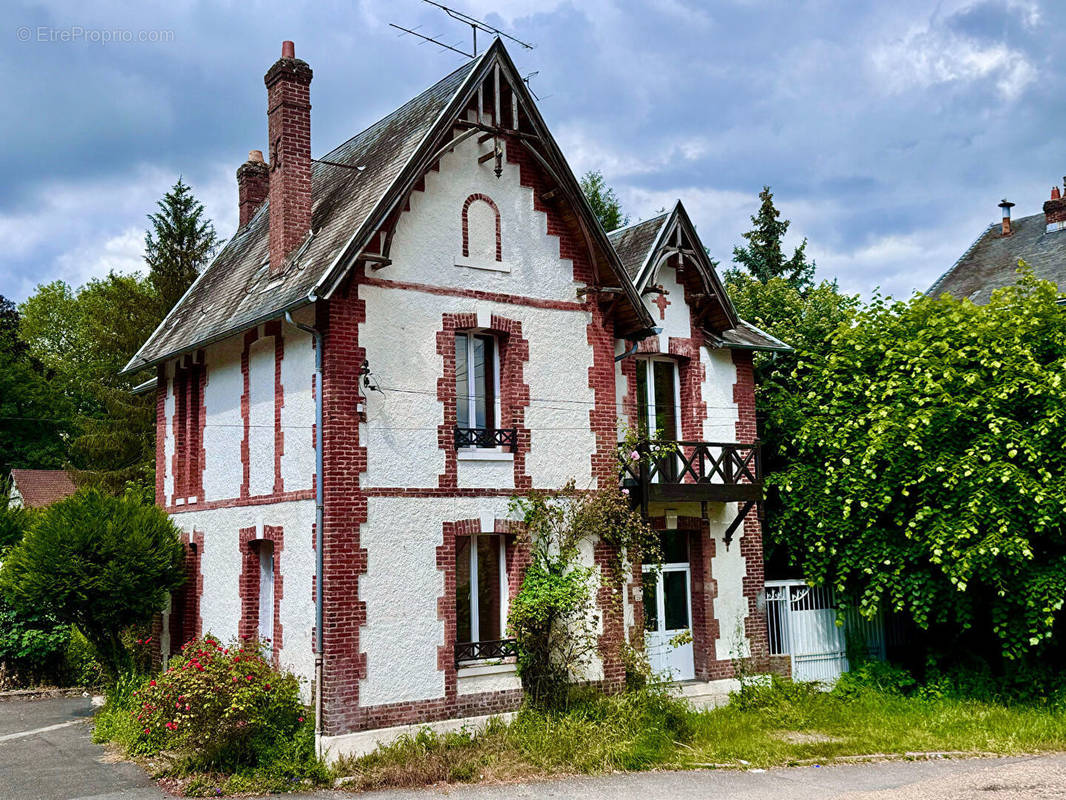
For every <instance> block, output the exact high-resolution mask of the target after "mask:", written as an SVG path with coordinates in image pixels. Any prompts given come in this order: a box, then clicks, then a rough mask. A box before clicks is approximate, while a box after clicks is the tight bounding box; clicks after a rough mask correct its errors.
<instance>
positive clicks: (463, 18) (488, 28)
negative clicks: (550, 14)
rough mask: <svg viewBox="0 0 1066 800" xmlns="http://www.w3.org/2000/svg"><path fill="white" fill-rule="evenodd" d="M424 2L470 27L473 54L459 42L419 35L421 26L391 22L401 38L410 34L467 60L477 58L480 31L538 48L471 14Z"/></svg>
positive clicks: (428, 1) (429, 1)
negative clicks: (452, 42)
mask: <svg viewBox="0 0 1066 800" xmlns="http://www.w3.org/2000/svg"><path fill="white" fill-rule="evenodd" d="M422 2H423V3H428V4H429V5H431V6H434V7H436V8H439V9H440V10H441V11H443V12H444V13H445V14H447V15H448V16H449V17H451V18H452V19H454V20H455V21H456V22H461V23H463V24H464V25H469V26H470V34H471V36H472V38H473V47H472V52H469V53H468V52H467V51H465V50H460V49H459V47H458V45H459V42H456V43H455V44H448V43H447V42H442V41H441V40H440V39H439V38H437V37H435V36H426V35H425V34H424V33H419V32H418V28H421V27H422V26H421V25H419V26H418V27H416V28H405V27H404V26H403V25H397V24H396V23H394V22H390V23H389V26H390V27H392V28H396V30H398V31H402V33H401V34H400V35H401V36H402V35H403V34H404V33H409V34H411V35H412V36H417V37H418V38H419V39H423V40H425V41H427V42H432V43H433V44H435V45H438V46H439V47H441V48H443V49H445V50H451V51H452V52H453V53H458V54H459V55H461V56H466V57H467V58H477V32H478V31H481V32H482V33H487V34H489V35H491V36H502V37H503V38H504V39H509V40H510V41H512V42H514V43H515V44H517V45H520V46H522V47H524V48H526V49H527V50H532V49H533V48H534V47H535V46H536V45H532V44H529V43H528V42H523V41H522V40H521V39H516V38H515V37H514V36H511V34H509V33H504V32H503V31H501V30H500V29H499V28H496V27H493V26H492V25H489V24H488V23H487V22H482V21H481V20H479V19H475V18H474V17H471V16H470V15H469V14H464V13H463V12H462V11H456V10H455V9H454V8H449V7H448V6H446V5H443V4H441V3H437V2H435V1H434V0H422Z"/></svg>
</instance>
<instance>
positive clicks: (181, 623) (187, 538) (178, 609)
mask: <svg viewBox="0 0 1066 800" xmlns="http://www.w3.org/2000/svg"><path fill="white" fill-rule="evenodd" d="M181 540H182V544H183V545H184V546H185V583H184V584H182V586H181V588H179V589H178V590H177V591H176V592H174V593H173V594H172V595H171V597H170V655H175V654H176V653H180V652H181V648H182V645H184V644H185V643H186V642H188V641H189V640H190V639H195V638H197V637H198V636H200V635H201V634H202V633H203V631H202V626H203V623H202V621H201V619H200V598H201V597H202V596H203V593H204V574H203V570H202V569H201V563H202V562H203V556H204V534H203V532H202V531H195V530H194V531H193V532H192V533H191V534H190V533H183V534H182V535H181Z"/></svg>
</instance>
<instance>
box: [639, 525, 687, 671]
mask: <svg viewBox="0 0 1066 800" xmlns="http://www.w3.org/2000/svg"><path fill="white" fill-rule="evenodd" d="M660 540H661V542H662V549H663V565H662V569H661V570H660V571H658V572H655V571H654V570H653V569H651V568H650V567H645V568H644V584H643V598H644V646H645V647H646V648H647V653H648V661H649V662H650V663H651V668H652V669H653V670H654V671H655V672H656V673H657V674H660V675H668V676H669V680H672V681H686V680H692V679H693V678H694V677H695V676H696V669H695V662H694V659H693V649H692V636H691V633H692V603H691V597H692V574H691V573H692V570H691V567H690V565H689V557H688V536H687V535H686V534H685V532H684V531H663V532H662V533H661V534H660ZM686 633H687V634H689V635H688V636H685V634H686Z"/></svg>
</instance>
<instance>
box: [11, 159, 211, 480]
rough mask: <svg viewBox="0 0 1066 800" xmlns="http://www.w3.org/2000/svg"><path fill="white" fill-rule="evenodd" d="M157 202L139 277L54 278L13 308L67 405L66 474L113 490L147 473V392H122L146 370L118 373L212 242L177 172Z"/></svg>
mask: <svg viewBox="0 0 1066 800" xmlns="http://www.w3.org/2000/svg"><path fill="white" fill-rule="evenodd" d="M157 206H158V211H157V212H156V213H154V214H151V215H149V220H150V222H151V229H150V230H149V231H148V233H147V234H146V235H145V263H146V264H147V265H148V267H149V270H150V271H149V274H148V276H147V277H143V276H141V275H139V274H129V275H127V274H121V273H116V272H111V273H109V274H108V275H107V276H106V277H103V278H94V279H93V280H90V281H89V282H87V283H86V284H85V285H84V286H81V287H79V288H78V289H77V290H74V289H72V288H71V287H70V286H68V285H67V284H66V283H64V282H63V281H55V282H53V283H49V284H44V285H42V286H39V287H37V292H36V293H35V294H34V295H33V296H32V297H30V298H29V299H28V300H26V302H24V303H23V304H22V306H21V321H20V323H19V333H20V337H21V339H22V340H23V341H24V342H25V343H26V344H27V346H28V348H29V351H30V354H31V355H32V356H33V357H34V358H35V359H37V360H38V361H39V362H40V363H41V364H42V365H43V366H44V367H45V369H46V370H47V371H48V372H49V374H50V375H52V376H54V378H53V380H52V383H53V385H52V386H51V387H50V388H49V390H48V391H50V392H51V393H52V396H53V397H55V398H56V399H57V400H58V399H59V398H62V399H64V400H65V402H66V403H67V404H68V406H70V407H71V408H70V412H71V413H70V416H72V417H73V418H74V421H73V423H72V426H71V427H72V429H73V431H72V435H71V437H70V440H69V446H65V447H64V455H66V456H67V457H68V458H69V463H70V464H71V465H72V466H73V467H74V468H75V478H76V480H77V481H78V483H79V484H92V485H95V486H100V487H103V488H106V489H108V490H109V491H112V492H119V491H122V489H123V488H124V487H125V486H126V485H127V484H128V483H129V482H134V483H136V484H138V485H140V486H143V487H150V486H152V485H153V484H154V481H155V478H154V475H155V402H154V397H152V395H151V394H146V395H134V394H133V393H132V391H131V390H132V388H133V387H134V386H136V385H137V384H138V383H141V382H142V381H145V380H147V379H148V378H151V377H152V375H153V373H152V372H150V371H140V372H136V373H133V374H132V375H127V376H121V377H120V376H119V374H118V373H119V371H120V370H121V369H122V368H123V367H124V366H125V365H126V363H127V362H128V361H129V360H130V358H132V357H133V355H134V353H136V352H137V350H138V349H139V348H140V346H141V345H142V344H143V343H144V342H145V341H146V340H147V339H148V337H149V336H150V335H151V334H152V331H154V330H155V328H156V327H157V326H158V325H159V323H160V322H161V321H162V319H163V317H164V316H165V315H166V314H167V312H169V310H170V309H171V307H172V306H173V304H174V303H175V302H177V300H178V298H180V297H181V295H182V294H183V293H184V292H185V290H186V289H187V288H188V287H189V284H191V283H192V281H193V280H194V279H195V277H196V275H197V274H198V271H199V269H200V268H201V267H202V266H203V265H204V263H205V262H206V260H207V259H208V257H209V256H210V255H211V254H212V253H213V252H214V251H215V249H217V246H218V238H217V236H216V235H215V229H214V226H213V225H212V223H211V221H210V220H209V219H207V218H206V217H205V216H204V208H203V204H202V203H200V202H199V201H198V200H197V199H196V198H195V197H194V196H193V194H192V192H191V190H190V189H189V187H188V186H187V185H186V184H184V183H183V182H182V181H181V180H180V179H179V180H178V182H177V183H176V184H174V187H173V188H172V189H171V190H170V191H169V192H168V193H167V194H166V195H165V196H164V197H163V198H162V199H161V200H160V201H159V202H158V203H157ZM0 380H2V376H0ZM50 416H51V417H56V416H58V414H57V413H52V414H51V415H50ZM61 463H62V462H61Z"/></svg>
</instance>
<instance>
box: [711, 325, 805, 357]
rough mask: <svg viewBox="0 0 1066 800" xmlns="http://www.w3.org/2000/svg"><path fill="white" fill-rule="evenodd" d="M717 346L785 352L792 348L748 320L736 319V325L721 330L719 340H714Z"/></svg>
mask: <svg viewBox="0 0 1066 800" xmlns="http://www.w3.org/2000/svg"><path fill="white" fill-rule="evenodd" d="M715 344H717V345H718V346H719V347H730V348H733V349H735V350H768V351H771V352H778V353H787V352H788V351H790V350H791V349H792V347H791V346H789V345H787V344H785V343H784V342H782V341H781V340H780V339H778V338H777V337H776V336H771V335H770V334H768V333H767V332H766V331H764V330H762V329H761V328H756V327H755V326H754V325H752V324H751V323H750V322H745V321H744V320H742V319H741V320H737V326H736V327H735V328H730V329H729V330H727V331H722V333H721V341H720V342H715Z"/></svg>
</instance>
